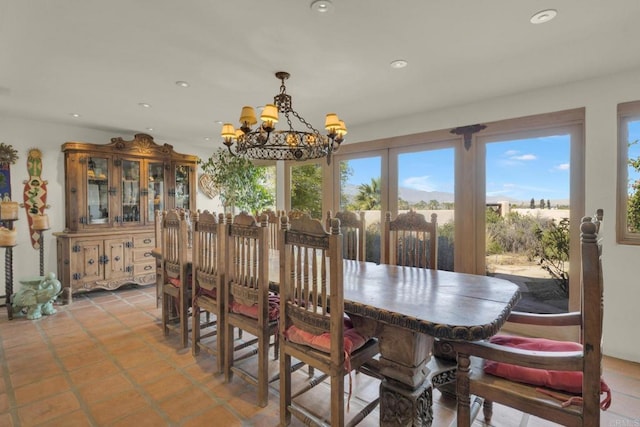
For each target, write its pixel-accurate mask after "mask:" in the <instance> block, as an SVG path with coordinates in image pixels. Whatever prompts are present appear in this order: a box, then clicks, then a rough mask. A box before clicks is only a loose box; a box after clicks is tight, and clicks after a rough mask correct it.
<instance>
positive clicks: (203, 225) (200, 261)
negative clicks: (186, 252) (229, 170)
mask: <svg viewBox="0 0 640 427" xmlns="http://www.w3.org/2000/svg"><path fill="white" fill-rule="evenodd" d="M192 224H193V255H192V257H193V263H192V271H193V274H192V281H193V282H192V294H193V298H192V304H191V307H192V310H191V316H192V322H191V324H192V340H191V349H192V352H193V355H194V356H195V355H197V354H198V353H199V352H200V350H204V351H206V352H207V353H209V354H212V355H214V356H215V357H216V362H217V371H218V373H222V370H223V360H224V346H223V343H224V315H223V314H224V312H223V310H224V298H223V297H224V292H223V283H224V250H223V248H224V246H223V241H224V215H223V214H220V215H219V216H218V218H216V216H215V214H212V213H210V212H209V211H204V212H198V213H194V214H193V216H192ZM211 315H213V316H214V317H215V320H210V317H211ZM203 317H205V319H202V318H203ZM213 337H216V339H215V340H213Z"/></svg>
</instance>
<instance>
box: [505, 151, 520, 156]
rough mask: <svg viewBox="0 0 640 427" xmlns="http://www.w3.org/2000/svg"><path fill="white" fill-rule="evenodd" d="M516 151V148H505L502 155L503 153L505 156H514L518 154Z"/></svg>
mask: <svg viewBox="0 0 640 427" xmlns="http://www.w3.org/2000/svg"><path fill="white" fill-rule="evenodd" d="M518 153H519V151H518V150H507V151H506V152H505V153H504V155H505V156H507V157H513V156H515V155H516V154H518Z"/></svg>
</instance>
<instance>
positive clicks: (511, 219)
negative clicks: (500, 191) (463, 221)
mask: <svg viewBox="0 0 640 427" xmlns="http://www.w3.org/2000/svg"><path fill="white" fill-rule="evenodd" d="M488 216H489V215H488ZM549 222H550V220H547V219H544V218H541V217H540V216H539V215H537V216H531V215H521V214H519V213H517V212H510V213H509V214H507V216H506V217H504V218H500V219H499V220H494V221H493V222H490V221H489V220H487V250H488V251H489V250H490V249H491V250H493V251H494V252H493V253H494V254H495V253H503V252H511V253H517V254H522V253H524V254H526V255H527V256H528V257H529V258H530V259H531V260H533V259H534V257H535V255H536V254H537V253H538V246H539V239H538V237H537V233H538V230H540V229H544V228H546V226H547V224H548V223H549Z"/></svg>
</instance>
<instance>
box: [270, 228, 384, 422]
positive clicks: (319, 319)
mask: <svg viewBox="0 0 640 427" xmlns="http://www.w3.org/2000/svg"><path fill="white" fill-rule="evenodd" d="M281 221H282V223H283V225H282V230H281V236H280V242H281V245H282V249H281V250H280V313H281V319H280V341H281V342H280V353H281V354H280V373H281V376H280V425H289V423H290V421H291V415H292V414H293V415H294V416H296V417H297V418H300V419H301V420H302V421H304V422H305V423H307V424H309V425H311V424H317V425H325V421H324V420H323V419H322V418H321V417H320V416H318V415H317V414H314V413H312V412H311V411H310V410H308V409H306V408H304V407H303V406H302V405H301V404H300V403H298V400H297V399H296V397H297V396H298V395H299V394H301V393H303V392H306V391H308V390H309V389H310V387H311V386H313V385H314V384H317V383H318V382H319V381H315V382H313V383H312V384H310V385H309V386H308V387H304V388H303V389H302V390H301V391H300V392H299V393H298V394H296V395H294V396H292V385H291V374H290V370H291V363H292V359H293V358H295V359H297V360H300V361H302V362H304V363H306V364H308V365H309V366H313V367H314V368H316V369H318V370H320V371H322V372H324V373H325V374H327V375H328V376H330V378H331V417H330V420H331V425H334V426H343V425H345V393H344V380H345V375H346V374H348V373H349V372H350V371H351V370H353V369H357V368H359V367H360V366H361V365H362V364H363V363H364V362H366V361H367V360H370V359H371V358H373V357H374V356H375V355H376V354H377V353H378V343H377V341H376V340H375V339H366V338H365V337H363V336H361V335H360V334H358V333H357V332H356V331H355V329H353V327H352V326H351V325H350V320H349V319H348V318H346V317H345V316H344V300H343V291H344V289H343V273H342V269H343V266H342V236H341V234H340V222H339V220H337V219H332V220H331V229H330V230H331V232H330V233H327V232H326V231H325V230H324V228H323V226H322V223H321V222H320V221H318V220H314V219H311V218H310V217H309V216H304V217H302V218H300V219H296V220H292V221H291V224H290V227H289V224H287V223H288V218H287V217H283V218H282V219H281ZM347 325H349V326H347ZM325 376H326V375H325ZM377 403H378V399H375V401H373V402H371V403H370V404H369V405H367V406H366V407H365V408H364V409H363V410H362V411H361V412H360V413H359V414H357V415H356V416H355V417H354V419H353V420H352V423H351V424H348V425H355V424H357V423H358V422H359V421H361V420H362V419H363V418H364V417H365V416H366V415H367V414H369V413H370V412H371V411H372V410H373V408H375V406H376V405H377Z"/></svg>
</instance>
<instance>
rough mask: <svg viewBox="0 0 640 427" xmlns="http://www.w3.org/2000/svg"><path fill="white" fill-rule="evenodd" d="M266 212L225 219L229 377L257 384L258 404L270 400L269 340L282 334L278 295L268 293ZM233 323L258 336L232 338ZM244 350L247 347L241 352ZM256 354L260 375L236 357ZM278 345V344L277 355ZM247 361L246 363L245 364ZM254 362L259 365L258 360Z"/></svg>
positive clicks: (226, 328) (226, 350) (229, 378)
mask: <svg viewBox="0 0 640 427" xmlns="http://www.w3.org/2000/svg"><path fill="white" fill-rule="evenodd" d="M268 232H269V229H268V226H267V217H266V215H263V216H262V217H261V218H260V223H258V222H256V219H255V218H254V217H253V216H252V215H249V214H248V213H246V212H241V213H240V214H238V215H236V216H235V217H234V218H233V221H232V220H231V215H228V216H227V220H226V224H225V243H224V244H225V253H226V262H225V286H224V292H225V296H224V298H225V304H226V306H225V310H224V323H225V331H224V334H225V338H224V339H225V344H224V346H225V347H224V348H225V355H224V372H225V380H226V381H227V382H230V381H231V380H232V379H233V376H234V374H237V375H238V376H239V377H241V378H242V379H244V380H246V381H247V382H249V383H251V384H253V385H255V386H257V388H258V406H261V407H264V406H266V405H267V403H268V395H269V389H268V387H269V382H270V381H271V380H274V379H273V378H270V377H269V364H268V361H269V360H268V356H269V341H270V337H271V336H276V337H277V334H278V318H279V314H278V312H279V308H280V305H279V300H278V298H277V296H275V295H273V294H271V293H270V292H269V238H268ZM234 328H238V329H240V330H243V331H245V332H247V333H249V334H251V335H253V336H254V337H256V339H255V340H252V341H248V342H247V343H245V344H246V345H237V344H235V343H234V335H233V331H234ZM254 343H257V349H255V350H253V351H249V352H247V351H246V350H247V347H249V346H250V345H253V344H254ZM243 350H245V351H244V352H243ZM256 353H257V356H258V361H257V374H256V373H255V372H252V371H251V370H250V369H248V368H249V367H247V369H244V368H243V366H240V364H239V363H238V362H240V361H241V360H245V359H247V358H248V357H251V356H254V355H255V354H256ZM277 354H278V350H277V348H276V349H275V355H276V357H277ZM243 365H245V366H246V362H245V363H244V364H243ZM254 367H255V365H254Z"/></svg>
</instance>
